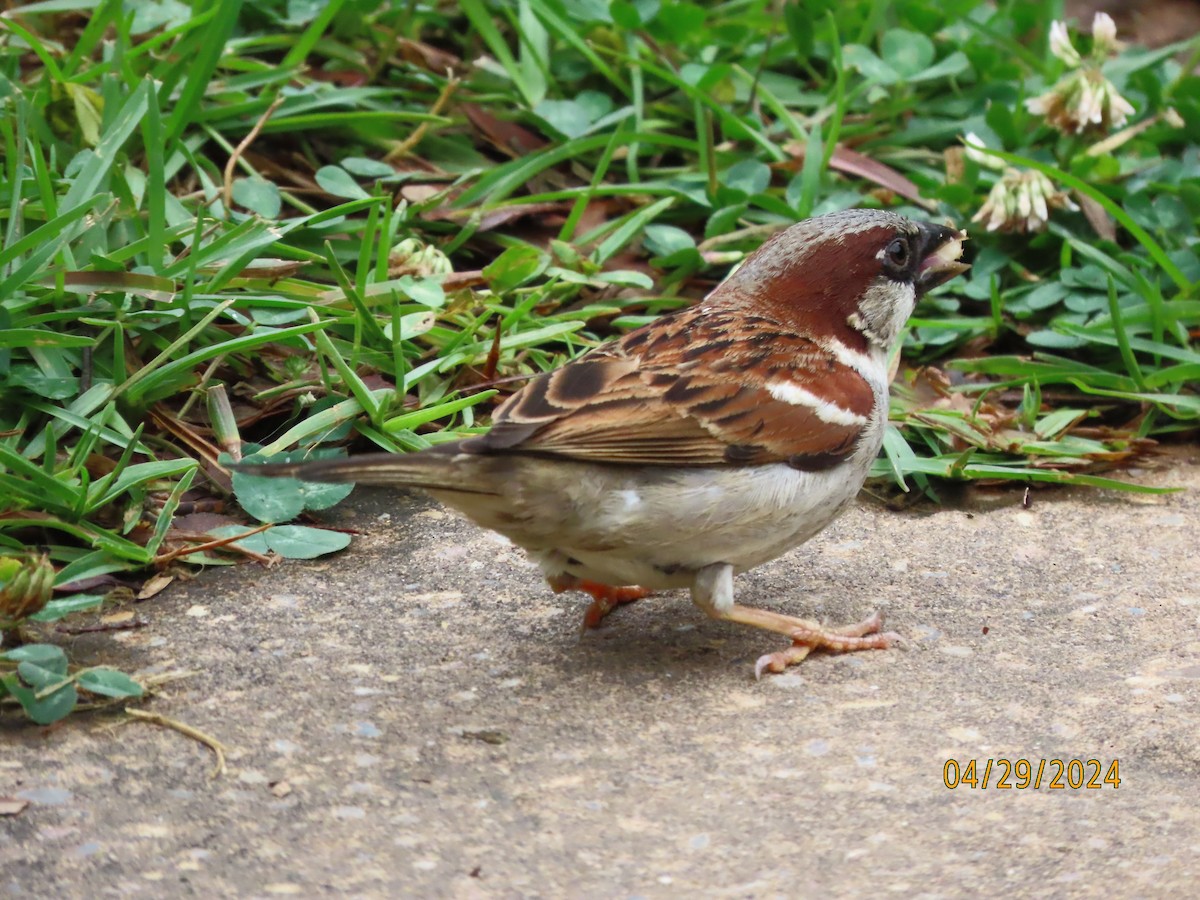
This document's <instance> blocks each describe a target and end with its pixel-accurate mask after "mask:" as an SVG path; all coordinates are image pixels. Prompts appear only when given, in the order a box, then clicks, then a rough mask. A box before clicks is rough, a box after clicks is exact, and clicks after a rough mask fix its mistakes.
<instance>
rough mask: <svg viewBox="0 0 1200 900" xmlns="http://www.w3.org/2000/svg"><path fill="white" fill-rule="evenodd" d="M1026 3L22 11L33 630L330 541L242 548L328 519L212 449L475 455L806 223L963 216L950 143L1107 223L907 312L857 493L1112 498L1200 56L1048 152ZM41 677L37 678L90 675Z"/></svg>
mask: <svg viewBox="0 0 1200 900" xmlns="http://www.w3.org/2000/svg"><path fill="white" fill-rule="evenodd" d="M1050 6H1052V5H1050ZM1050 6H1047V7H1046V8H1044V9H1043V8H1042V6H1041V5H1039V4H1029V3H1023V2H1016V0H1010V2H1003V3H999V4H996V5H990V4H983V3H978V2H974V0H950V2H942V3H932V2H927V0H915V2H912V0H910V2H899V3H894V4H881V3H876V2H857V3H828V2H820V0H817V2H813V3H808V4H804V5H803V6H801V5H800V4H792V3H789V4H786V5H784V7H783V9H784V14H783V15H782V16H781V15H780V14H779V9H780V5H779V4H777V3H774V2H768V0H731V2H725V3H708V4H698V3H687V2H669V0H662V2H658V0H637V2H626V0H615V2H608V0H589V2H578V3H576V2H571V3H567V2H565V0H507V2H504V0H469V2H467V0H464V2H462V3H449V2H446V3H428V2H416V0H412V2H393V3H375V2H365V0H341V2H336V0H335V2H330V3H327V4H319V3H305V2H298V0H291V2H284V0H273V2H272V0H268V2H261V3H254V4H243V3H241V2H240V0H215V2H209V0H195V2H193V3H192V4H191V6H190V7H189V6H188V4H186V3H182V2H179V0H164V2H161V3H137V4H133V3H127V4H122V3H121V2H115V0H92V2H83V0H77V2H72V0H46V2H41V3H31V4H27V5H25V6H23V7H19V8H17V9H15V10H10V11H8V12H7V13H5V15H4V17H3V18H0V142H2V144H0V148H2V156H3V161H2V164H0V197H3V198H4V203H3V204H0V206H2V209H0V215H2V219H0V232H2V235H3V238H2V241H3V243H2V249H0V557H8V558H10V559H12V560H29V561H30V564H32V561H33V559H34V557H33V556H31V555H30V554H31V553H32V552H34V551H33V550H32V549H31V548H36V555H37V557H38V558H40V555H41V553H42V552H44V553H45V554H46V556H47V558H48V560H49V565H52V566H53V567H54V571H55V577H54V582H55V586H56V591H57V593H56V599H54V600H52V601H51V604H50V606H49V607H47V610H44V611H43V613H42V614H40V615H41V616H42V618H43V620H48V619H53V618H56V617H58V616H59V615H65V614H66V613H67V612H70V611H72V610H76V609H80V608H94V607H95V605H96V604H97V603H99V602H100V599H99V598H100V597H102V595H103V591H104V589H105V585H106V584H107V582H106V581H105V578H106V577H107V576H109V575H111V574H112V573H123V572H129V573H135V574H137V575H140V576H146V575H148V574H150V573H152V572H154V571H156V570H161V571H165V572H167V573H168V574H169V573H170V572H171V571H172V567H174V566H178V565H181V564H183V563H184V562H190V563H204V564H220V563H228V562H231V561H234V560H236V559H239V558H244V557H246V556H251V557H255V556H259V555H261V554H263V553H266V552H268V551H271V550H274V551H275V552H278V553H284V554H296V553H300V552H304V550H303V548H304V546H305V545H308V546H316V547H319V548H323V549H324V550H329V549H335V548H336V547H337V546H341V545H344V543H343V541H342V538H344V537H345V536H344V535H334V534H332V533H330V532H328V531H323V530H321V529H319V528H314V527H311V525H299V526H287V528H290V529H292V530H290V531H284V530H282V527H274V528H267V529H265V530H263V531H262V532H261V533H259V534H256V535H253V536H250V537H245V538H241V539H239V536H240V535H242V534H244V533H245V532H246V531H247V530H248V529H250V528H251V527H252V526H250V525H248V524H246V523H247V522H249V521H250V520H251V518H252V517H251V516H244V515H242V514H241V513H240V512H239V511H238V508H237V506H236V504H235V503H231V502H230V501H231V500H235V499H236V500H240V501H241V502H242V504H243V506H244V507H245V508H246V509H247V510H250V511H253V512H254V516H255V517H258V518H259V519H261V520H262V521H264V522H282V521H285V520H286V519H287V518H290V517H292V516H295V515H298V514H301V513H303V511H305V510H312V509H320V508H323V507H322V506H321V504H322V503H325V504H326V505H327V503H328V502H333V501H332V500H330V499H329V498H328V497H322V498H313V497H300V496H299V495H295V496H292V497H290V499H288V502H286V503H284V504H283V505H282V507H280V508H275V507H271V506H270V505H269V504H268V505H267V506H266V507H264V506H263V505H262V503H261V501H262V500H263V498H262V497H260V496H258V495H256V494H255V493H254V491H255V489H254V487H253V484H252V483H251V484H249V485H247V484H246V483H242V484H241V485H239V484H238V482H237V479H236V477H231V474H230V471H229V469H228V467H227V463H228V461H229V459H230V457H229V455H228V454H234V455H237V454H239V453H249V452H253V451H255V450H257V449H258V448H262V452H265V453H277V452H283V451H286V450H294V449H297V448H300V449H305V450H307V449H310V448H313V447H325V448H330V447H341V446H344V445H347V444H352V445H354V446H355V447H358V448H360V449H369V448H383V449H386V450H392V451H405V450H415V449H419V448H422V447H426V446H429V445H431V444H434V443H437V442H439V441H445V440H450V439H454V438H455V437H457V436H459V435H462V434H464V433H470V432H473V431H477V430H478V429H480V428H481V427H483V426H484V425H486V421H487V415H488V411H489V410H490V408H491V406H492V404H493V403H495V402H496V400H497V399H499V398H500V397H502V396H503V395H504V394H506V393H507V392H509V391H511V390H513V389H515V388H516V387H519V386H520V385H521V384H522V383H523V381H524V380H525V379H527V378H528V377H530V376H531V375H533V374H536V373H537V372H540V371H544V370H546V369H549V368H552V367H554V366H557V365H559V364H561V363H562V362H563V361H564V360H566V359H569V358H571V357H573V356H575V355H577V354H578V353H580V352H582V351H584V350H586V349H588V348H589V347H592V346H594V345H596V344H597V343H598V342H600V341H602V340H604V339H606V338H608V337H611V336H612V335H614V334H619V333H620V332H622V331H624V330H627V329H629V328H632V327H635V326H637V325H640V324H642V323H644V322H646V321H648V320H650V319H651V318H653V317H654V316H655V315H657V314H659V313H661V312H662V311H664V310H668V309H671V308H674V307H676V306H678V305H680V304H682V303H686V302H690V301H691V300H693V299H695V298H697V297H699V296H701V295H703V294H704V293H705V292H706V291H707V290H709V289H711V288H712V286H714V285H715V284H716V283H718V282H719V280H720V279H721V278H722V277H723V276H724V274H725V273H726V272H727V271H728V270H729V268H730V266H732V265H733V264H736V263H737V262H738V261H739V260H740V259H742V258H743V257H744V256H745V254H747V253H748V252H750V251H752V250H753V249H754V248H755V247H756V246H757V245H758V244H759V243H761V242H762V240H763V239H765V237H766V236H768V235H769V234H770V233H771V232H772V231H773V230H775V229H778V228H781V227H784V226H786V225H787V224H789V223H790V222H793V221H796V220H798V219H800V218H804V217H805V216H807V215H813V214H819V213H822V212H827V211H831V210H834V209H839V208H843V207H847V206H851V205H868V206H881V205H882V206H887V207H890V208H895V209H897V210H899V211H901V212H904V213H908V214H911V215H914V216H920V217H925V218H930V217H932V218H945V219H949V220H953V221H955V222H957V223H959V224H960V225H966V224H967V222H968V220H969V219H970V217H971V215H972V214H973V213H974V212H975V211H976V210H977V209H978V208H979V207H980V205H981V204H982V202H983V200H984V197H985V196H986V195H987V193H988V191H989V189H990V188H991V186H992V184H993V183H994V181H995V180H996V178H997V177H998V175H997V174H996V173H995V172H993V171H991V170H989V169H988V168H987V167H985V166H981V165H978V164H976V163H975V162H972V161H969V160H968V161H965V162H964V161H963V160H962V154H961V145H960V137H961V136H962V135H963V134H964V133H966V132H975V133H977V134H979V135H981V136H982V137H983V138H984V139H985V141H986V142H987V144H988V146H989V147H993V148H1001V149H1000V150H998V151H997V152H996V153H995V154H994V155H995V156H996V157H997V158H1000V159H1002V160H1004V161H1005V162H1006V163H1009V164H1013V165H1017V166H1020V167H1023V168H1027V169H1037V170H1039V171H1041V172H1043V173H1045V174H1046V175H1048V176H1049V177H1050V179H1051V180H1052V181H1053V182H1055V184H1056V185H1057V186H1058V187H1059V188H1061V189H1063V190H1067V191H1071V192H1072V195H1073V196H1074V198H1075V199H1076V202H1078V203H1081V204H1085V203H1086V204H1087V205H1088V206H1089V212H1090V214H1091V216H1092V218H1093V220H1097V221H1098V222H1099V224H1100V228H1099V233H1098V230H1097V227H1096V226H1095V225H1093V224H1092V223H1091V222H1089V219H1088V218H1087V217H1085V216H1084V215H1083V214H1081V213H1071V212H1064V211H1058V212H1055V213H1053V214H1052V216H1051V220H1050V226H1049V228H1048V230H1046V231H1044V232H1043V233H1040V234H1037V235H1003V234H990V233H988V232H986V231H985V230H983V229H982V228H981V227H978V226H971V227H970V235H971V243H970V245H969V250H968V254H969V256H970V257H971V261H972V262H973V264H974V267H973V269H972V271H971V273H970V276H969V278H966V279H960V280H959V281H956V282H954V283H952V284H950V285H948V286H947V287H946V288H944V289H942V290H940V291H938V292H937V293H936V294H935V295H934V296H931V297H929V298H927V299H926V300H925V301H924V302H923V303H922V305H921V307H920V308H919V309H918V311H917V313H916V315H915V316H914V318H913V320H912V323H911V326H910V330H909V333H908V335H907V338H906V341H905V345H904V350H903V359H902V362H901V374H900V376H899V378H898V382H897V388H896V391H895V398H894V399H895V402H894V408H893V424H894V426H895V427H894V428H893V429H892V430H891V432H890V433H889V435H888V440H887V443H886V455H885V456H884V457H882V458H881V459H880V460H879V462H878V466H877V469H876V473H875V474H876V475H878V476H880V477H881V478H884V479H888V480H890V481H891V482H893V483H894V484H896V485H899V486H902V487H903V488H904V489H905V490H909V489H911V488H912V487H914V486H915V487H916V488H917V489H919V490H921V491H924V492H928V493H931V494H935V493H936V490H937V485H938V483H939V481H940V480H941V479H954V480H962V479H984V480H988V481H994V480H1005V481H1015V482H1018V483H1034V482H1038V483H1041V482H1049V483H1072V484H1091V485H1099V486H1112V485H1120V484H1121V482H1120V481H1119V479H1117V478H1114V476H1113V474H1112V473H1110V472H1109V470H1111V469H1114V468H1117V467H1119V466H1120V465H1122V464H1125V463H1127V462H1129V461H1130V460H1134V459H1137V458H1139V457H1140V456H1141V455H1143V454H1144V453H1146V452H1147V450H1148V448H1150V447H1151V446H1152V445H1153V442H1154V441H1161V440H1170V439H1173V438H1176V437H1177V436H1180V435H1187V434H1194V432H1195V428H1196V426H1197V420H1198V419H1200V393H1198V392H1197V390H1196V384H1197V380H1198V375H1200V351H1198V350H1197V348H1196V346H1195V339H1196V336H1197V335H1198V334H1200V296H1198V292H1197V281H1198V280H1200V262H1198V259H1197V245H1198V242H1200V233H1198V231H1197V220H1198V218H1200V78H1197V77H1196V76H1195V75H1194V74H1191V71H1190V69H1191V66H1193V65H1194V63H1195V60H1196V57H1197V54H1198V53H1200V42H1198V41H1197V40H1193V41H1192V42H1191V44H1190V45H1188V46H1177V47H1170V48H1165V49H1163V50H1158V51H1147V50H1143V49H1139V48H1129V49H1127V50H1126V51H1125V52H1124V53H1123V54H1122V55H1121V56H1120V57H1119V58H1118V59H1115V60H1113V61H1112V62H1110V63H1109V64H1108V66H1107V68H1106V72H1107V74H1108V75H1109V77H1111V78H1112V80H1113V82H1114V83H1115V84H1116V85H1117V87H1118V88H1119V89H1120V90H1121V91H1122V93H1123V94H1124V95H1125V96H1126V97H1127V98H1129V99H1130V100H1131V102H1132V103H1133V105H1134V106H1135V108H1136V113H1135V115H1134V116H1133V117H1132V118H1131V121H1130V125H1133V126H1134V128H1133V129H1132V133H1130V134H1129V135H1128V136H1127V139H1125V140H1121V141H1107V142H1106V143H1099V142H1101V141H1104V140H1105V139H1106V138H1107V137H1108V135H1105V134H1096V135H1090V136H1063V135H1060V134H1058V133H1057V132H1055V131H1053V130H1052V129H1051V128H1049V127H1047V126H1046V125H1045V123H1044V122H1043V121H1042V120H1041V119H1040V118H1038V117H1036V116H1034V115H1032V114H1030V113H1029V112H1027V111H1026V110H1025V108H1024V106H1023V104H1022V100H1023V99H1024V98H1026V97H1029V96H1033V95H1035V94H1037V93H1039V92H1041V91H1042V90H1044V89H1045V88H1046V87H1047V86H1049V85H1051V84H1053V83H1054V82H1055V80H1056V79H1057V78H1058V77H1059V76H1060V75H1061V73H1062V64H1061V63H1059V62H1058V61H1057V60H1056V59H1055V58H1054V57H1053V56H1050V55H1049V54H1048V53H1046V51H1045V47H1046V34H1047V31H1048V27H1049V23H1050V20H1051V18H1052V17H1053V15H1052V12H1051V11H1050ZM1082 43H1083V44H1086V38H1085V39H1084V41H1083V42H1082ZM1180 54H1183V56H1184V57H1188V56H1189V54H1190V59H1191V63H1186V62H1185V63H1181V62H1180V61H1179V57H1180ZM1169 110H1170V111H1172V112H1168V111H1169ZM1180 123H1182V124H1180ZM856 154H857V155H856ZM948 172H950V173H952V175H950V174H948ZM1101 233H1106V234H1107V235H1108V236H1107V237H1102V236H1101ZM921 367H932V369H930V370H924V369H922V368H921ZM251 442H252V443H251ZM1104 473H1108V474H1104ZM239 487H240V488H241V491H240V493H239V491H238V488H239ZM200 513H205V514H207V518H206V519H204V520H201V519H198V518H195V517H193V516H192V514H200ZM197 529H199V532H198V533H197ZM295 529H302V530H301V531H296V530H295ZM80 598H83V599H80ZM0 620H2V616H0ZM34 662H35V661H30V660H24V663H25V664H27V665H26V668H28V667H29V666H31V665H34ZM43 662H44V660H43ZM51 662H52V663H53V664H52V665H50V669H49V670H48V671H51V670H52V671H53V672H54V673H57V676H61V677H60V679H59V680H60V681H62V682H63V685H64V687H63V688H62V689H63V690H64V691H65V690H66V687H65V686H66V685H67V684H69V685H71V690H72V691H74V685H76V684H79V685H81V686H83V687H85V688H86V687H87V684H88V683H90V682H89V680H88V678H82V679H80V678H78V677H76V676H68V675H67V674H66V672H67V670H66V669H62V671H61V672H60V671H59V669H60V668H62V667H61V665H60V661H58V660H57V658H55V660H53V661H51ZM19 664H21V661H19V660H16V659H10V660H8V661H7V662H4V661H0V676H2V677H4V678H7V679H8V680H9V681H11V680H12V679H13V678H15V677H16V676H14V675H12V674H11V671H10V669H8V668H6V666H16V665H19ZM48 665H49V663H48ZM12 671H15V669H13V670H12ZM6 672H7V673H8V674H7V675H5V674H4V673H6ZM47 677H49V676H47ZM64 679H66V680H65V681H64ZM72 679H74V680H72ZM44 680H45V679H43V681H44ZM92 681H95V679H92ZM0 683H8V682H0ZM13 683H14V684H16V682H13ZM26 683H28V682H26ZM56 683H57V682H56ZM18 686H19V685H18ZM49 687H50V688H53V687H54V685H49ZM56 690H57V689H54V690H51V691H50V693H49V694H47V696H46V697H42V698H41V699H39V700H36V701H34V700H30V702H37V703H42V702H45V701H46V700H47V698H50V699H54V697H55V696H57V695H56V694H55V691H56ZM9 693H10V694H11V695H12V696H13V697H14V698H15V697H16V694H15V693H14V691H12V690H10V691H9ZM55 702H61V697H58V699H57V700H56V701H55ZM39 708H40V707H39ZM56 708H57V707H56ZM27 711H28V707H27ZM43 717H44V716H43Z"/></svg>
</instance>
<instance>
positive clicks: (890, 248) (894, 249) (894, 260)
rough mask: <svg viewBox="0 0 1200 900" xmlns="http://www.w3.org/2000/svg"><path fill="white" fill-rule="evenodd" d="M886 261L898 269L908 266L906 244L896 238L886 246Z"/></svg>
mask: <svg viewBox="0 0 1200 900" xmlns="http://www.w3.org/2000/svg"><path fill="white" fill-rule="evenodd" d="M886 253H887V260H888V262H890V263H891V264H892V265H893V266H895V267H896V268H898V269H902V268H904V267H905V266H907V265H908V244H907V243H905V242H904V241H902V240H900V238H896V240H894V241H892V242H891V243H890V244H888V245H887V251H886Z"/></svg>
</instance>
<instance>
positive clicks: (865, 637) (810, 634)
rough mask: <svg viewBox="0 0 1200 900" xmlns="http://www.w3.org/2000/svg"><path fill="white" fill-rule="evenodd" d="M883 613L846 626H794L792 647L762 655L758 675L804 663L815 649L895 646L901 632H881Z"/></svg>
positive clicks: (842, 650) (756, 667)
mask: <svg viewBox="0 0 1200 900" xmlns="http://www.w3.org/2000/svg"><path fill="white" fill-rule="evenodd" d="M881 628H883V616H882V615H880V614H879V613H878V612H876V613H873V614H872V615H871V616H869V617H868V618H866V619H863V621H861V622H859V623H857V624H856V625H849V626H846V627H843V628H822V627H821V626H819V625H817V624H815V623H813V624H804V625H802V626H800V627H798V628H793V629H792V630H791V632H790V633H789V637H791V639H792V646H790V647H788V648H787V649H786V650H780V651H778V652H777V653H768V654H766V655H765V656H760V657H759V658H758V662H757V663H755V664H754V677H755V678H756V679H758V678H762V673H763V672H771V673H774V674H776V675H777V674H779V673H780V672H782V671H784V670H785V669H786V668H787V667H788V666H794V665H796V664H797V663H799V662H801V661H802V660H803V659H804V658H805V657H807V656H808V654H809V653H811V652H812V651H813V650H818V649H819V650H826V651H828V652H830V653H851V652H853V651H855V650H886V649H887V648H889V647H892V646H894V645H895V644H896V643H897V642H898V641H899V640H900V635H898V634H896V633H895V632H893V631H888V632H881V631H880V629H881Z"/></svg>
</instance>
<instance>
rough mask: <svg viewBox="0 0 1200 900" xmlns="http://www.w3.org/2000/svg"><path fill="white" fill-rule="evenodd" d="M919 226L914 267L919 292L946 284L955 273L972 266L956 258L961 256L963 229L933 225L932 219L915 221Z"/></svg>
mask: <svg viewBox="0 0 1200 900" xmlns="http://www.w3.org/2000/svg"><path fill="white" fill-rule="evenodd" d="M918 224H919V227H920V229H921V238H922V249H921V263H920V265H919V266H918V267H917V279H916V284H917V290H918V291H919V292H921V293H924V292H925V291H928V290H930V289H932V288H935V287H937V286H938V285H939V284H945V283H946V282H947V281H949V280H950V279H951V278H953V277H954V276H956V275H961V274H962V273H963V272H965V271H967V269H969V268H971V267H970V266H969V265H967V264H966V263H962V262H959V261H958V258H959V257H960V256H961V255H962V242H963V241H965V240H966V239H967V233H966V232H965V231H958V230H957V229H954V228H947V227H946V226H945V225H934V224H933V223H932V222H920V223H918Z"/></svg>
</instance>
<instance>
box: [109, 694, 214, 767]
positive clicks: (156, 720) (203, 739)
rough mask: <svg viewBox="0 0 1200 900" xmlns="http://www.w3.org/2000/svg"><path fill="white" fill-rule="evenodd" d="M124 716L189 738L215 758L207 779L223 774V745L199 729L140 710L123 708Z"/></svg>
mask: <svg viewBox="0 0 1200 900" xmlns="http://www.w3.org/2000/svg"><path fill="white" fill-rule="evenodd" d="M125 715H127V716H130V717H132V718H134V719H141V720H142V721H143V722H149V723H150V724H152V725H159V726H161V727H163V728H170V729H171V730H172V731H178V732H179V733H180V734H182V735H183V736H184V737H189V738H191V739H192V740H193V741H198V742H199V743H201V744H203V745H204V746H206V747H207V748H208V749H209V750H211V751H212V752H213V754H214V755H215V756H216V757H217V765H216V767H215V768H214V769H213V771H212V774H211V775H210V776H209V778H218V777H220V776H221V775H224V774H225V745H224V744H222V743H221V742H220V741H218V740H217V739H216V738H214V737H212V736H211V735H208V734H205V733H204V732H203V731H201V730H200V729H199V728H193V727H192V726H191V725H185V724H184V723H183V722H180V721H179V720H178V719H172V718H171V717H170V716H164V715H162V714H161V713H152V712H146V711H144V710H141V709H131V708H130V707H128V706H127V707H125Z"/></svg>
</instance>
